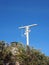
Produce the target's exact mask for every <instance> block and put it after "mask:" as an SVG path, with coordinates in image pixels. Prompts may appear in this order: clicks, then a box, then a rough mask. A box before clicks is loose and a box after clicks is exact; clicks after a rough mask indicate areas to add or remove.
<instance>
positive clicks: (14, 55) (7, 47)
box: [0, 41, 49, 65]
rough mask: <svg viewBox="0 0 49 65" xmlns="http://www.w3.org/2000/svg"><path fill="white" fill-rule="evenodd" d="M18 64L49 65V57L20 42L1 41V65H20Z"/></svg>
mask: <svg viewBox="0 0 49 65" xmlns="http://www.w3.org/2000/svg"><path fill="white" fill-rule="evenodd" d="M16 62H18V63H19V65H49V57H48V56H45V54H43V53H41V52H40V51H38V50H36V49H34V48H32V47H28V46H24V45H22V44H21V43H18V42H11V43H10V44H8V43H6V42H4V41H0V65H6V64H7V63H9V64H8V65H10V63H11V65H18V64H16ZM12 63H13V64H12Z"/></svg>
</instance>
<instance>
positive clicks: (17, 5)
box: [0, 0, 49, 56]
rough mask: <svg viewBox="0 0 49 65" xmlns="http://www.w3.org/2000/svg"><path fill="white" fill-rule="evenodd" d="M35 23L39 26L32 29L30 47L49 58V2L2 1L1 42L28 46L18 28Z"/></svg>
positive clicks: (30, 0)
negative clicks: (19, 43)
mask: <svg viewBox="0 0 49 65" xmlns="http://www.w3.org/2000/svg"><path fill="white" fill-rule="evenodd" d="M34 23H36V24H38V26H36V27H32V28H31V32H30V46H32V47H35V48H36V49H40V50H41V51H42V52H43V53H45V54H46V55H47V56H49V0H0V40H4V41H6V42H9V43H10V42H12V41H18V42H22V43H23V44H25V45H26V39H25V36H24V35H23V33H24V30H23V29H21V30H19V29H18V27H19V26H24V25H29V24H34Z"/></svg>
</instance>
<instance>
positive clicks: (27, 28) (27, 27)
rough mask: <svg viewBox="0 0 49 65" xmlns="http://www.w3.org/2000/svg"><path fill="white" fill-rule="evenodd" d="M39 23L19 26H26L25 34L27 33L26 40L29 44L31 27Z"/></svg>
mask: <svg viewBox="0 0 49 65" xmlns="http://www.w3.org/2000/svg"><path fill="white" fill-rule="evenodd" d="M36 25H37V24H32V25H28V26H23V27H19V29H21V28H25V33H24V34H25V35H26V41H27V45H28V46H29V32H30V30H29V28H30V27H32V26H36Z"/></svg>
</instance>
